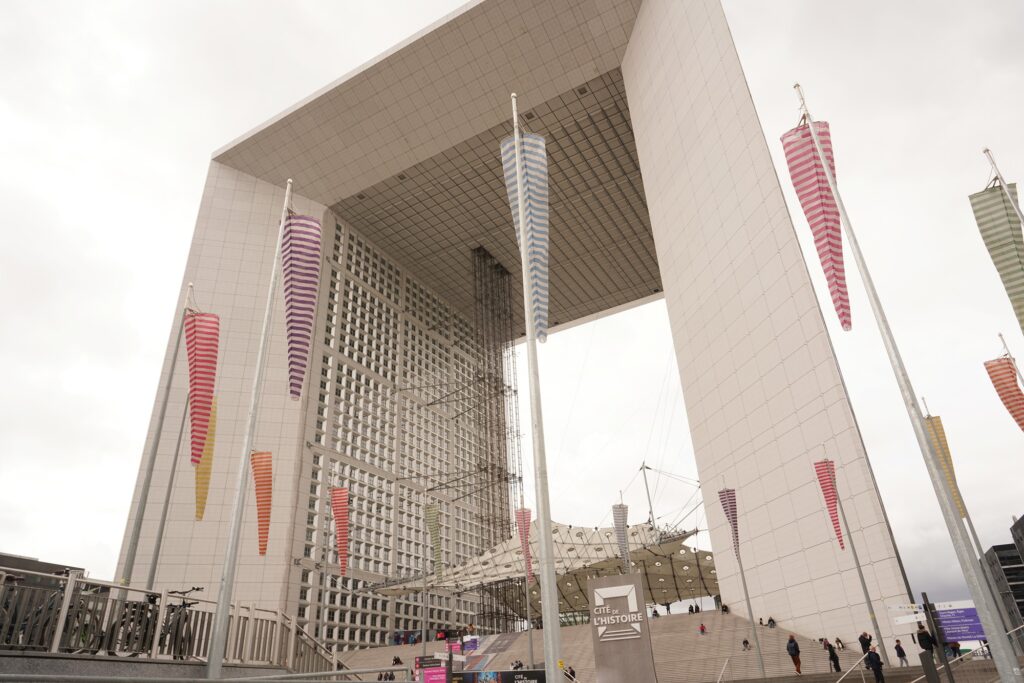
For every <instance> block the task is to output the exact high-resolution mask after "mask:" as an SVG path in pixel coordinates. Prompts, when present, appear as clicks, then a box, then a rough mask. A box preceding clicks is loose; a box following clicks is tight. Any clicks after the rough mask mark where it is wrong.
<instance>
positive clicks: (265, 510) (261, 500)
mask: <svg viewBox="0 0 1024 683" xmlns="http://www.w3.org/2000/svg"><path fill="white" fill-rule="evenodd" d="M249 461H250V462H251V463H252V480H253V484H254V485H255V487H256V523H257V529H258V532H259V547H260V555H266V554H267V541H268V539H269V538H270V503H271V498H272V496H273V492H274V473H273V467H272V465H271V455H270V453H269V452H268V451H253V452H252V454H251V455H250V456H249Z"/></svg>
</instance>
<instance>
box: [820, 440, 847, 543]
mask: <svg viewBox="0 0 1024 683" xmlns="http://www.w3.org/2000/svg"><path fill="white" fill-rule="evenodd" d="M814 473H815V474H816V475H818V485H819V486H821V493H822V494H823V495H824V496H825V507H826V508H827V509H828V516H829V519H831V520H832V528H833V529H835V531H836V538H837V539H839V549H840V550H846V544H845V543H843V529H842V527H841V526H839V508H838V500H839V498H838V496H839V493H838V491H836V464H835V463H834V462H832V461H831V460H828V459H825V460H819V461H818V462H816V463H814Z"/></svg>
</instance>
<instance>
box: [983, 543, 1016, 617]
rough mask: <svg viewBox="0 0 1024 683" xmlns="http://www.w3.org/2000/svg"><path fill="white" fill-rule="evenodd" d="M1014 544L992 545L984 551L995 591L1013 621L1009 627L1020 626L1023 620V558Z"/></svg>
mask: <svg viewBox="0 0 1024 683" xmlns="http://www.w3.org/2000/svg"><path fill="white" fill-rule="evenodd" d="M1021 557H1022V556H1021V553H1020V550H1019V549H1018V548H1017V546H1016V545H1014V544H1012V543H1007V544H1004V545H994V546H992V547H991V548H989V549H988V550H986V551H985V561H986V562H988V566H989V568H990V569H991V570H992V577H993V579H995V583H996V592H997V593H999V597H1000V599H1001V600H1002V601H1003V604H1004V605H1006V611H1007V613H1008V614H1009V615H1010V620H1011V621H1012V622H1013V623H1012V624H1011V628H1016V627H1017V626H1020V625H1021V624H1022V623H1024V621H1022V619H1021V615H1022V614H1024V560H1021Z"/></svg>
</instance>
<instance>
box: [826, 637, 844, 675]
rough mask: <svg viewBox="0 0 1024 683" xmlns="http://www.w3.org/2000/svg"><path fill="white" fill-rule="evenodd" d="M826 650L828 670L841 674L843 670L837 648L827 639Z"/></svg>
mask: <svg viewBox="0 0 1024 683" xmlns="http://www.w3.org/2000/svg"><path fill="white" fill-rule="evenodd" d="M825 650H827V651H828V670H829V671H835V672H836V673H839V672H840V671H842V669H841V668H840V667H839V655H838V654H837V653H836V646H835V645H833V644H832V643H830V642H828V639H827V638H826V639H825Z"/></svg>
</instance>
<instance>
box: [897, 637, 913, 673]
mask: <svg viewBox="0 0 1024 683" xmlns="http://www.w3.org/2000/svg"><path fill="white" fill-rule="evenodd" d="M896 657H897V658H898V659H899V660H900V668H901V669H902V668H903V667H905V666H910V662H908V661H907V651H906V650H904V649H903V645H901V644H900V639H899V638H897V639H896Z"/></svg>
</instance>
